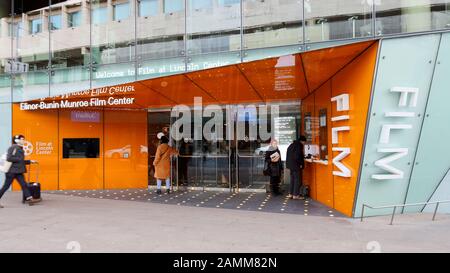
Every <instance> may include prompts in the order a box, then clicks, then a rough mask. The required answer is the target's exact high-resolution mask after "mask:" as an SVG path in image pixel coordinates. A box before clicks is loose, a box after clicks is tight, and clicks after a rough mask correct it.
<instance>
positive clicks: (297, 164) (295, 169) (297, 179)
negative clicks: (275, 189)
mask: <svg viewBox="0 0 450 273" xmlns="http://www.w3.org/2000/svg"><path fill="white" fill-rule="evenodd" d="M305 142H306V138H305V137H304V136H301V137H300V139H298V140H294V142H292V143H291V145H289V147H288V149H287V154H286V168H287V169H289V170H290V172H291V177H290V185H289V194H288V196H287V197H288V198H290V199H301V197H300V187H301V185H302V170H303V169H304V167H305V160H304V158H305V153H304V148H303V147H304V145H305Z"/></svg>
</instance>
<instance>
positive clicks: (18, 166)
mask: <svg viewBox="0 0 450 273" xmlns="http://www.w3.org/2000/svg"><path fill="white" fill-rule="evenodd" d="M24 144H25V137H24V136H23V135H16V136H14V137H13V145H12V146H11V147H9V149H8V152H7V155H6V161H8V162H11V163H12V164H11V167H10V168H9V170H8V172H6V175H5V176H6V179H5V183H4V184H3V187H2V188H1V189H0V199H1V198H2V197H3V195H4V194H5V192H6V191H7V190H8V189H9V187H11V184H12V183H13V181H14V179H16V180H17V182H19V184H20V187H21V188H22V191H23V195H24V196H25V201H26V202H28V203H30V204H31V203H34V202H38V201H40V200H38V199H33V197H32V196H31V193H30V191H29V190H28V186H27V184H26V182H25V177H24V173H26V172H27V169H26V165H29V164H31V163H36V162H35V161H34V160H25V152H24V150H23V145H24ZM0 208H3V206H2V205H0Z"/></svg>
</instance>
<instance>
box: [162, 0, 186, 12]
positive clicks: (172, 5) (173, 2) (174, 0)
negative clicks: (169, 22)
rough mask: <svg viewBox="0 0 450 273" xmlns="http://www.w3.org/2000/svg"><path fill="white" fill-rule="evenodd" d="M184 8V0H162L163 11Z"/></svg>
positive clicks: (174, 10) (175, 10)
mask: <svg viewBox="0 0 450 273" xmlns="http://www.w3.org/2000/svg"><path fill="white" fill-rule="evenodd" d="M182 10H184V0H164V13H172V12H177V11H182Z"/></svg>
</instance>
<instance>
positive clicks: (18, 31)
mask: <svg viewBox="0 0 450 273" xmlns="http://www.w3.org/2000/svg"><path fill="white" fill-rule="evenodd" d="M22 34H23V26H22V22H17V23H14V24H11V23H8V37H11V35H14V37H22Z"/></svg>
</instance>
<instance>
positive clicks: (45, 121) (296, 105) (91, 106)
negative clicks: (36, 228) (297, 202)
mask: <svg viewBox="0 0 450 273" xmlns="http://www.w3.org/2000/svg"><path fill="white" fill-rule="evenodd" d="M377 50H378V42H377V41H369V42H361V43H355V44H350V45H346V46H339V47H335V48H327V49H322V50H316V51H310V52H306V53H299V54H293V55H288V56H282V57H277V58H270V59H266V60H260V61H254V62H249V63H242V64H236V65H231V66H225V67H220V68H213V69H208V70H203V71H198V72H191V73H185V74H180V75H174V76H168V77H163V78H156V79H151V80H144V81H138V82H131V83H128V84H123V85H116V86H110V87H105V88H99V89H92V90H85V91H78V92H75V93H72V94H65V95H61V96H57V97H52V98H45V99H41V100H37V101H30V102H23V103H16V104H14V105H13V115H12V117H13V129H12V130H13V134H24V135H26V136H27V140H28V141H29V144H30V149H29V150H28V158H29V159H34V160H37V161H39V162H40V169H41V173H40V182H41V184H42V188H43V190H70V189H73V190H76V189H124V188H146V187H147V186H148V185H149V184H151V180H152V166H151V165H152V156H153V155H152V151H153V146H154V144H155V143H157V142H156V141H155V134H156V132H158V131H161V130H164V128H167V127H168V126H171V125H172V123H173V117H171V116H170V110H173V109H174V107H175V106H179V105H186V106H188V107H192V106H194V107H193V109H195V100H196V99H197V100H199V99H200V100H201V103H202V105H203V106H202V107H203V108H204V109H205V108H207V107H208V106H210V105H219V106H220V107H222V108H223V109H228V108H230V106H233V107H234V109H239V106H240V105H243V106H261V105H270V106H273V105H277V106H278V105H282V107H281V108H280V109H281V112H283V113H284V114H283V117H284V119H283V118H282V119H281V122H282V121H286V120H287V121H293V120H295V122H294V121H293V122H294V123H292V124H291V125H290V126H291V129H293V130H294V131H295V133H294V135H293V138H296V137H297V136H299V135H300V134H303V135H306V136H307V138H308V145H307V146H308V148H311V149H316V151H315V152H314V153H313V154H312V157H311V158H308V159H307V163H306V168H305V170H304V179H303V180H304V184H307V185H309V186H310V188H311V197H312V198H313V199H315V200H318V201H319V202H321V203H323V204H325V205H327V206H329V207H332V208H335V209H336V210H338V211H340V212H342V213H344V214H346V215H348V216H351V215H352V209H353V206H354V200H355V195H356V193H355V192H356V188H357V182H358V174H359V171H360V162H361V150H362V146H363V142H364V135H365V126H366V119H367V113H368V108H369V102H370V97H371V90H372V83H373V75H374V71H375V64H376V59H377ZM75 91H77V90H75ZM284 105H288V107H285V106H284ZM283 109H290V110H289V111H287V112H286V111H284V110H283ZM292 109H294V110H292ZM238 111H239V110H238ZM155 112H156V113H160V114H161V113H165V114H162V115H163V116H164V117H165V118H166V120H165V121H164V122H162V123H158V122H156V123H158V125H157V126H160V127H158V128H156V127H155V122H154V120H153V119H154V118H153V117H154V115H153V114H152V113H155ZM172 112H173V111H172ZM291 116H297V119H290V118H291ZM237 117H238V118H237V120H235V121H234V122H235V123H234V125H235V128H237V127H239V125H238V124H239V114H237ZM258 117H260V116H258ZM244 122H251V121H248V118H247V119H246V118H244ZM269 123H270V122H269ZM203 125H204V124H203ZM244 127H245V125H244ZM244 127H243V128H244ZM228 128H229V126H228V127H227V129H226V130H229V129H228ZM235 128H233V133H238V132H237V131H235V130H236V129H235ZM226 133H229V131H226ZM246 133H247V131H246ZM275 137H281V138H283V137H284V136H283V135H281V136H278V135H277V134H276V133H275ZM83 140H84V141H85V142H86V141H92V140H95V143H94V144H92V145H94V146H98V147H97V148H95V149H94V153H95V155H94V156H87V157H86V156H85V155H77V152H76V150H77V148H76V147H75V146H76V145H81V144H76V143H79V141H83ZM70 141H78V142H74V143H75V144H73V143H72V144H70ZM80 143H81V142H80ZM205 143H206V142H205V141H203V142H202V144H201V145H203V146H204V145H205ZM243 143H244V142H243ZM255 143H258V145H257V146H252V145H250V144H249V146H248V151H250V152H249V154H251V155H252V160H251V161H252V163H248V164H251V165H245V164H247V163H245V162H246V161H245V160H247V159H248V158H249V156H246V153H245V151H247V150H246V149H247V146H245V147H244V146H242V145H241V144H240V143H239V142H236V143H232V141H230V140H228V141H227V142H224V143H222V144H218V145H217V146H214V147H216V148H217V147H221V148H220V149H219V150H218V151H219V152H217V153H216V152H204V151H203V155H202V156H205V157H206V158H209V157H210V158H211V160H215V161H216V166H217V164H219V165H220V164H222V165H223V166H222V165H221V166H222V167H221V168H219V169H220V170H219V171H217V170H218V169H217V167H216V176H215V177H213V176H212V177H210V178H209V180H214V179H215V180H216V182H217V181H218V180H221V183H222V184H223V183H224V184H225V186H223V185H222V186H217V185H218V183H216V184H214V183H213V184H214V185H215V186H214V187H215V188H217V187H219V188H221V189H222V190H223V189H228V188H229V189H230V190H233V191H235V190H238V191H239V190H241V189H247V188H250V189H251V188H252V186H251V185H253V181H250V180H252V179H254V180H255V181H256V180H258V179H260V180H262V181H264V180H265V179H267V178H264V177H261V174H260V173H257V174H256V176H259V178H255V177H256V176H255V173H254V172H253V171H251V172H252V173H251V174H250V175H249V174H248V173H247V174H246V173H244V171H246V169H249V168H250V169H254V170H255V171H256V172H259V170H257V168H258V166H259V165H258V163H256V165H255V164H254V162H253V161H255V160H256V159H255V160H253V158H256V157H257V156H254V155H255V153H254V151H256V150H258V149H261V150H263V149H262V148H261V147H262V146H264V144H267V141H266V142H265V143H264V141H262V142H261V141H260V140H259V138H258V140H257V141H256V142H255ZM68 145H69V146H70V145H75V146H74V147H72V148H70V147H66V146H68ZM84 145H91V144H86V143H84ZM214 145H215V144H214ZM241 146H242V147H244V148H242V147H241ZM193 147H194V146H193ZM208 147H209V146H208ZM235 147H236V151H237V152H236V154H237V157H236V158H237V162H239V163H233V164H232V163H230V162H231V161H234V158H233V159H232V158H231V157H234V156H235V155H234V153H233V152H230V151H231V150H233V149H235ZM82 152H84V153H85V152H86V151H85V150H83V151H82ZM197 154H198V153H195V152H194V153H191V154H190V156H189V157H190V161H191V163H190V164H194V163H192V162H193V161H195V160H196V159H195V158H196V157H197ZM222 155H224V156H222ZM226 155H229V156H231V157H228V159H227V158H226ZM221 158H222V159H223V160H222V159H221ZM259 158H260V156H259ZM194 159H195V160H194ZM220 160H222V161H220ZM224 160H225V161H228V163H226V162H225V161H224ZM257 160H259V159H257ZM257 160H256V161H257ZM180 162H181V160H180ZM220 162H222V163H220ZM248 162H250V161H248ZM178 164H181V163H179V162H178V161H176V162H175V161H174V168H173V173H174V174H173V175H174V176H176V177H177V179H176V180H179V179H178V177H179V174H177V172H178V171H179V170H180V169H179V168H176V166H178ZM195 164H196V163H195ZM195 164H194V165H190V166H189V168H190V170H189V172H191V173H192V170H193V168H195V166H197V165H195ZM237 164H242V167H241V168H239V167H237V168H236V167H234V166H236V165H237ZM202 166H203V167H202V179H204V180H205V181H206V179H205V176H208V174H207V172H208V167H205V165H202ZM218 172H219V173H220V174H217V173H218ZM199 177H200V176H196V177H194V178H193V179H194V180H195V179H200V178H199ZM244 180H245V181H244ZM177 183H178V181H177ZM203 188H205V185H203Z"/></svg>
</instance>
